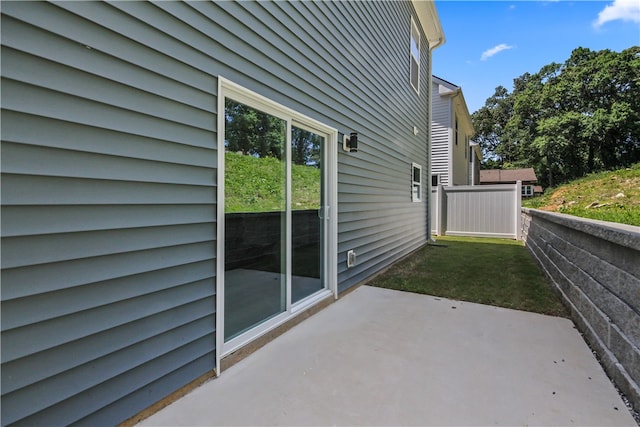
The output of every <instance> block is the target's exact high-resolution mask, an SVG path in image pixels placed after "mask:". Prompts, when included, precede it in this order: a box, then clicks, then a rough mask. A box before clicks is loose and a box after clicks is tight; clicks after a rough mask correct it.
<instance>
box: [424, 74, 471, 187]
mask: <svg viewBox="0 0 640 427" xmlns="http://www.w3.org/2000/svg"><path fill="white" fill-rule="evenodd" d="M431 102H432V115H433V119H432V125H431V126H432V128H431V136H432V146H431V160H432V163H431V177H432V179H431V184H432V186H433V187H435V186H436V185H445V186H452V185H475V184H478V183H479V182H478V181H474V176H475V172H474V171H473V170H472V169H471V166H472V165H476V164H477V162H478V160H477V159H478V158H479V157H476V159H474V158H472V156H473V155H474V153H476V154H475V155H476V156H478V152H476V151H475V149H473V150H472V149H471V147H470V139H471V137H472V136H473V134H474V129H473V124H472V123H471V115H470V114H469V110H468V108H467V103H466V101H465V100H464V95H463V94H462V88H461V87H460V86H456V85H454V84H453V83H450V82H448V81H446V80H443V79H441V78H439V77H436V76H433V79H432V83H431Z"/></svg>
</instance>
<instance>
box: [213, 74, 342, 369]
mask: <svg viewBox="0 0 640 427" xmlns="http://www.w3.org/2000/svg"><path fill="white" fill-rule="evenodd" d="M217 96H218V109H217V115H218V123H217V130H218V141H217V143H218V175H217V177H218V178H217V179H218V186H217V201H218V203H217V242H216V255H217V256H216V271H217V274H216V325H217V327H216V360H215V364H216V374H217V375H219V374H220V360H221V359H222V357H223V356H225V355H227V354H229V353H231V352H233V351H234V350H235V349H238V348H240V347H242V346H244V345H246V344H247V343H249V342H251V341H253V340H255V339H256V338H258V337H259V336H261V335H264V334H265V333H267V332H268V331H270V330H273V329H274V328H276V327H278V326H279V325H281V324H282V323H284V322H287V321H289V320H291V319H292V318H293V317H294V316H295V315H296V314H298V313H300V312H302V311H303V310H304V309H305V308H307V307H309V306H311V305H313V304H315V303H317V302H319V301H320V300H323V299H324V298H327V297H329V296H333V297H334V298H337V297H338V261H337V254H338V231H337V230H338V215H337V214H338V196H337V193H338V190H337V188H338V184H337V183H338V149H337V144H338V130H337V129H335V128H332V127H330V126H327V125H325V124H323V123H321V122H319V121H317V120H315V119H312V118H311V117H308V116H305V115H304V114H301V113H299V112H297V111H295V110H292V109H290V108H288V107H286V106H284V105H281V104H279V103H277V102H275V101H272V100H270V99H268V98H266V97H264V96H262V95H260V94H258V93H256V92H253V91H251V90H249V89H246V88H244V87H243V86H240V85H239V84H237V83H234V82H232V81H230V80H228V79H226V78H224V77H221V76H218V94H217ZM227 97H229V98H232V99H234V100H235V101H238V102H242V103H245V104H247V105H249V106H251V107H253V108H257V109H259V110H261V111H264V112H266V113H269V114H272V115H274V116H277V117H280V118H282V119H284V120H287V121H288V126H290V124H291V123H294V122H295V123H297V124H300V125H303V126H305V127H308V128H312V129H316V130H318V131H319V132H320V133H323V134H326V135H327V141H326V142H325V144H326V148H325V162H326V172H325V175H326V184H327V189H326V200H325V203H326V205H325V207H324V212H325V215H326V219H327V223H326V227H327V231H326V233H327V234H326V247H327V250H326V261H325V278H326V279H325V280H326V284H327V289H326V292H325V293H319V294H316V295H315V296H313V297H310V298H307V299H304V300H302V301H301V302H300V303H298V304H297V305H296V306H291V305H290V304H288V306H287V311H285V312H284V313H282V314H281V315H278V316H276V317H274V318H272V319H270V320H268V321H267V322H265V323H263V324H262V325H260V326H258V327H256V328H255V329H253V330H252V333H251V334H248V333H247V334H244V335H241V336H240V337H237V338H236V339H233V340H231V341H229V342H226V343H225V341H224V329H223V326H222V327H221V325H224V271H225V268H224V249H225V248H224V241H225V223H224V212H225V211H224V200H225V197H224V196H225V193H224V191H225V189H224V177H225V170H224V169H225V168H224V152H225V146H224V129H225V115H224V111H225V98H227Z"/></svg>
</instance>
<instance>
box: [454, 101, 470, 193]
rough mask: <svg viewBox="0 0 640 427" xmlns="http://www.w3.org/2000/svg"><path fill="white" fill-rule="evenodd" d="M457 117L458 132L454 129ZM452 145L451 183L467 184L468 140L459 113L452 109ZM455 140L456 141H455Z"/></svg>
mask: <svg viewBox="0 0 640 427" xmlns="http://www.w3.org/2000/svg"><path fill="white" fill-rule="evenodd" d="M456 118H457V119H458V132H457V133H456V131H455V120H456ZM453 127H454V131H453V146H452V150H451V151H452V153H451V162H452V168H451V174H452V178H451V185H467V184H468V182H469V168H468V167H467V163H468V161H469V160H468V155H469V153H468V151H469V140H468V138H467V134H466V132H465V129H464V125H463V120H462V117H461V115H460V114H458V113H457V112H455V111H454V123H453ZM456 140H457V141H456Z"/></svg>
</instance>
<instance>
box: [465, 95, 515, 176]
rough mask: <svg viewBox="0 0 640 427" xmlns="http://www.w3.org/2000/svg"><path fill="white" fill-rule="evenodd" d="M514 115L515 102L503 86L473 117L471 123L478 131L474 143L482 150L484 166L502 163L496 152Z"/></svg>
mask: <svg viewBox="0 0 640 427" xmlns="http://www.w3.org/2000/svg"><path fill="white" fill-rule="evenodd" d="M512 113H513V101H512V99H511V97H510V95H509V91H507V89H506V88H505V87H503V86H498V87H497V88H496V90H495V92H494V94H493V95H492V96H491V97H490V98H488V99H487V101H486V102H485V105H484V107H482V108H480V109H479V110H478V111H476V112H474V113H473V114H472V115H471V121H472V122H473V126H474V128H475V129H476V135H475V137H474V141H475V142H476V143H478V144H480V148H481V149H482V155H483V157H484V161H483V165H485V166H486V165H488V164H490V165H494V164H495V163H497V164H500V163H501V162H500V160H501V156H497V155H498V153H497V152H496V150H497V149H498V147H499V146H500V142H501V137H502V134H503V132H504V128H505V126H506V125H507V122H508V121H509V117H511V115H512ZM507 160H508V158H507Z"/></svg>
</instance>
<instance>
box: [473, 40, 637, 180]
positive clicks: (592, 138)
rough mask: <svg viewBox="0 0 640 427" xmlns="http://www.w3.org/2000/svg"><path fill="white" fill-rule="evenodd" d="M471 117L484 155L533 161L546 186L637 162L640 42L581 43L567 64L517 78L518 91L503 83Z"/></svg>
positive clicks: (511, 162)
mask: <svg viewBox="0 0 640 427" xmlns="http://www.w3.org/2000/svg"><path fill="white" fill-rule="evenodd" d="M505 112H506V113H505ZM505 114H507V115H508V118H507V119H506V121H505V118H504V116H505ZM472 118H473V120H474V126H475V128H476V131H477V134H476V135H475V137H474V138H475V140H476V141H479V142H480V143H481V144H482V146H483V149H484V150H485V158H486V157H487V156H488V157H490V158H492V159H498V160H499V163H500V164H501V165H503V166H504V165H506V164H508V165H511V166H514V167H522V166H527V167H531V166H532V167H534V169H535V170H536V173H537V175H538V179H539V180H541V181H542V183H543V184H545V185H555V184H557V183H560V182H563V181H567V180H570V179H574V178H577V177H580V176H583V175H584V174H586V173H590V172H594V171H599V170H606V169H616V168H620V167H624V166H628V165H630V164H633V163H636V162H638V161H640V47H638V46H634V47H631V48H629V49H626V50H624V51H622V52H619V53H618V52H613V51H610V50H601V51H591V50H589V49H586V48H577V49H575V50H574V51H573V52H572V54H571V56H570V57H569V58H568V59H567V60H566V61H565V62H564V63H563V64H557V63H551V64H548V65H545V66H544V67H542V68H541V69H540V71H538V72H537V73H535V74H530V73H525V74H523V75H522V76H520V77H518V78H516V79H514V89H513V92H512V93H508V91H506V89H504V88H503V87H498V88H496V93H495V94H494V95H493V96H492V97H490V98H488V99H487V102H486V104H485V106H484V107H482V108H481V109H480V110H478V111H477V112H476V113H474V115H473V116H472Z"/></svg>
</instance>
